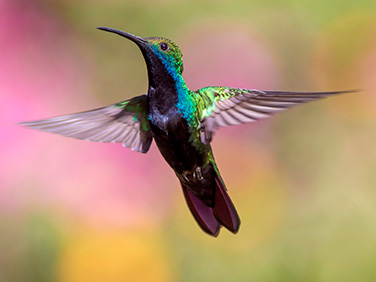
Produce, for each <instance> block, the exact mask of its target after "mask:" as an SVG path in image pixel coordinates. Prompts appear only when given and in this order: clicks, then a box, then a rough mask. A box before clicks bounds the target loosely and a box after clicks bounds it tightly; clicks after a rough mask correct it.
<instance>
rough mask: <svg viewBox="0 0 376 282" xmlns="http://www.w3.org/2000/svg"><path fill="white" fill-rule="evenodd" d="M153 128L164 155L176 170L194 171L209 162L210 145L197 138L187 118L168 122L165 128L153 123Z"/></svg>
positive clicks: (179, 171) (156, 140)
mask: <svg viewBox="0 0 376 282" xmlns="http://www.w3.org/2000/svg"><path fill="white" fill-rule="evenodd" d="M151 128H152V131H153V135H154V139H155V142H156V144H157V146H158V148H159V150H160V152H161V154H162V156H163V157H164V159H165V160H166V161H167V163H168V164H169V165H170V166H171V167H172V168H173V169H174V170H175V172H177V173H184V172H186V171H194V170H195V169H196V168H197V167H200V168H201V167H204V166H206V165H207V164H208V162H209V155H208V152H209V150H210V147H209V146H206V145H204V144H202V143H201V141H199V140H196V139H197V138H195V136H194V131H193V130H192V129H190V128H189V126H188V124H187V121H186V120H184V119H181V120H179V121H178V122H176V121H174V122H172V123H167V124H166V127H165V128H164V129H161V128H160V127H158V126H155V125H153V124H152V125H151ZM197 142H200V143H201V144H197Z"/></svg>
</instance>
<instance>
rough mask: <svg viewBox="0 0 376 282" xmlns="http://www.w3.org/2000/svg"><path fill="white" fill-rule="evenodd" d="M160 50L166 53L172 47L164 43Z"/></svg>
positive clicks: (160, 45)
mask: <svg viewBox="0 0 376 282" xmlns="http://www.w3.org/2000/svg"><path fill="white" fill-rule="evenodd" d="M159 48H160V49H161V50H162V51H163V52H165V51H167V50H168V49H169V48H170V46H168V44H167V43H166V42H162V43H161V44H159Z"/></svg>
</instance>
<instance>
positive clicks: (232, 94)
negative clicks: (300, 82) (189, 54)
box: [194, 87, 357, 142]
mask: <svg viewBox="0 0 376 282" xmlns="http://www.w3.org/2000/svg"><path fill="white" fill-rule="evenodd" d="M356 91H357V90H350V91H335V92H284V91H260V90H255V89H236V88H229V87H205V88H201V89H199V90H196V91H195V92H194V93H195V94H196V97H198V99H199V100H200V101H201V105H202V106H204V109H201V114H200V119H201V124H202V125H203V126H202V131H205V132H202V134H203V135H204V136H202V137H201V140H206V142H210V141H211V138H212V135H213V132H214V131H215V130H216V128H217V127H223V126H228V125H237V124H242V123H247V122H253V121H257V120H259V119H263V118H267V117H269V116H271V115H273V114H274V113H276V112H280V111H284V110H287V109H289V108H291V107H294V106H297V105H300V104H303V103H307V102H311V101H314V100H317V99H321V98H325V97H328V96H333V95H337V94H343V93H350V92H356Z"/></svg>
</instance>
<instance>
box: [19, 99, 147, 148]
mask: <svg viewBox="0 0 376 282" xmlns="http://www.w3.org/2000/svg"><path fill="white" fill-rule="evenodd" d="M21 124H22V125H24V126H27V127H30V128H33V129H37V130H42V131H46V132H51V133H56V134H61V135H64V136H68V137H73V138H77V139H84V140H89V141H94V142H113V143H123V146H124V147H127V148H130V149H132V150H133V151H137V152H141V153H146V152H147V151H148V150H149V148H150V145H151V142H152V140H153V139H152V133H151V131H150V125H149V122H148V120H147V100H146V95H142V96H137V97H134V98H132V99H130V100H126V101H123V102H120V103H116V104H113V105H110V106H107V107H103V108H99V109H95V110H91V111H86V112H80V113H75V114H70V115H64V116H58V117H53V118H48V119H43V120H37V121H27V122H23V123H21Z"/></svg>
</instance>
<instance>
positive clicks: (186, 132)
mask: <svg viewBox="0 0 376 282" xmlns="http://www.w3.org/2000/svg"><path fill="white" fill-rule="evenodd" d="M98 29H99V30H103V31H107V32H111V33H115V34H118V35H120V36H122V37H125V38H127V39H129V40H130V41H133V42H134V43H135V44H136V45H137V46H138V47H139V49H140V51H141V53H142V55H143V57H144V60H145V63H146V66H147V73H148V82H149V87H148V92H147V94H144V95H140V96H136V97H134V98H132V99H129V100H125V101H122V102H119V103H116V104H112V105H109V106H106V107H102V108H98V109H94V110H89V111H84V112H79V113H74V114H69V115H63V116H57V117H52V118H47V119H42V120H37V121H28V122H23V123H21V124H22V125H24V126H27V127H30V128H33V129H37V130H42V131H46V132H50V133H56V134H61V135H63V136H68V137H73V138H77V139H84V140H89V141H93V142H113V143H122V144H123V146H124V147H127V148H130V149H131V150H133V151H137V152H140V153H147V152H148V150H149V148H150V145H151V143H152V140H153V139H154V140H155V143H156V144H157V147H158V149H159V151H160V152H161V154H162V156H163V158H164V159H165V160H166V162H167V163H168V164H169V166H170V167H171V168H172V169H173V170H174V172H175V174H176V176H177V178H178V179H179V181H180V184H181V187H182V190H183V194H184V197H185V200H186V202H187V204H188V207H189V209H190V211H191V213H192V215H193V217H194V218H195V220H196V222H197V223H198V225H199V226H200V227H201V229H202V230H203V231H204V232H206V233H208V234H209V235H212V236H214V237H217V236H218V234H219V232H220V229H221V227H222V226H224V227H225V228H226V229H228V230H229V231H231V232H232V233H234V234H236V233H237V232H238V230H239V227H240V218H239V215H238V213H237V211H236V209H235V206H234V204H233V202H232V201H231V199H230V197H229V195H228V193H227V189H226V186H225V183H224V181H223V179H222V177H221V175H220V173H219V169H218V166H217V164H216V162H215V159H214V155H213V151H212V147H211V141H212V138H213V134H214V132H215V131H216V130H217V129H218V128H219V127H224V126H229V125H238V124H243V123H248V122H254V121H257V120H259V119H263V118H267V117H269V116H271V115H273V114H274V113H277V112H280V111H283V110H286V109H289V108H291V107H293V106H296V105H300V104H302V103H306V102H310V101H313V100H316V99H320V98H324V97H328V96H332V95H337V94H341V93H348V92H353V90H350V91H335V92H283V91H261V90H256V89H240V88H230V87H204V88H201V89H198V90H194V91H193V90H190V89H188V87H187V85H186V83H185V81H184V79H183V76H182V73H183V60H182V53H181V51H180V49H179V47H178V46H177V45H176V44H175V43H174V42H172V41H171V40H169V39H167V38H163V37H139V36H136V35H133V34H131V33H127V32H124V31H121V30H118V29H113V28H109V27H98Z"/></svg>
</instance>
